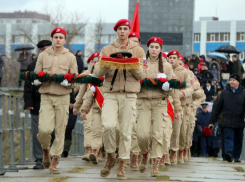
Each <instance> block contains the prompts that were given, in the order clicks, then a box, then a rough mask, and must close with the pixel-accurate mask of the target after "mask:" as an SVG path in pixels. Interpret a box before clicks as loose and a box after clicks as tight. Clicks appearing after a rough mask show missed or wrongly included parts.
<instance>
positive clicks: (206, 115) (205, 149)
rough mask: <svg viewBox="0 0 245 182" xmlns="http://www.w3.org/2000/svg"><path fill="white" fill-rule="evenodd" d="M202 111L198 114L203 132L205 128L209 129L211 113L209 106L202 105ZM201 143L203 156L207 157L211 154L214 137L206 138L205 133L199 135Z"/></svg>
mask: <svg viewBox="0 0 245 182" xmlns="http://www.w3.org/2000/svg"><path fill="white" fill-rule="evenodd" d="M201 107H202V110H201V111H200V112H199V113H198V114H197V119H198V120H199V122H200V123H201V127H202V130H203V129H204V127H208V125H209V120H210V117H211V113H210V112H209V111H208V108H207V107H208V104H207V103H205V102H204V103H202V104H201ZM199 138H200V143H201V155H202V156H203V157H207V155H208V154H209V152H210V148H211V144H212V136H205V135H204V134H203V133H200V134H199Z"/></svg>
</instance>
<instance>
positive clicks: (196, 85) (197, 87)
mask: <svg viewBox="0 0 245 182" xmlns="http://www.w3.org/2000/svg"><path fill="white" fill-rule="evenodd" d="M187 71H188V73H189V74H190V82H191V86H192V87H193V90H194V92H193V94H192V95H191V96H189V97H187V98H186V104H193V97H195V98H196V97H199V98H201V97H202V94H201V92H200V91H199V90H200V83H199V81H198V80H197V79H195V75H194V73H193V72H192V71H191V70H189V69H187ZM194 94H195V96H194Z"/></svg>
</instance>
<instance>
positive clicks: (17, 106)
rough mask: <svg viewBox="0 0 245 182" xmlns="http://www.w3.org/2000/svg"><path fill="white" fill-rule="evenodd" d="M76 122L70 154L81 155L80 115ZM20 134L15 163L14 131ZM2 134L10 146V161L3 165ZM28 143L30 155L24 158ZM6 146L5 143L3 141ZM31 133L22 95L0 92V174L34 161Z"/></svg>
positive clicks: (28, 115) (29, 117)
mask: <svg viewBox="0 0 245 182" xmlns="http://www.w3.org/2000/svg"><path fill="white" fill-rule="evenodd" d="M77 118H78V119H77V122H76V125H75V128H74V130H73V135H72V136H73V142H72V143H73V144H72V146H71V150H70V155H82V154H83V153H84V145H83V142H84V134H83V122H82V120H81V119H80V116H78V117H77ZM17 132H18V133H19V134H18V136H20V139H19V140H20V141H18V142H19V144H20V159H19V162H18V163H15V158H14V154H15V150H14V147H15V143H14V136H15V135H16V133H17ZM3 134H5V135H4V136H5V138H6V136H9V141H10V142H9V147H10V161H8V163H9V166H8V167H4V161H3V151H5V150H4V148H3ZM26 135H28V136H30V143H29V144H28V143H26ZM26 144H27V145H29V147H30V148H29V147H28V148H29V151H30V156H29V157H28V160H26V150H27V148H26V147H27V146H26ZM5 146H6V143H5ZM32 147H33V145H32V135H31V114H30V112H29V111H25V110H24V100H23V97H22V96H18V95H11V94H7V93H2V92H0V175H4V174H5V172H6V171H9V172H11V171H12V172H18V170H21V169H27V167H19V165H22V166H24V165H27V164H29V163H30V162H34V158H33V152H32V151H33V149H32Z"/></svg>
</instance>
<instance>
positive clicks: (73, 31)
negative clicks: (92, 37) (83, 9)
mask: <svg viewBox="0 0 245 182" xmlns="http://www.w3.org/2000/svg"><path fill="white" fill-rule="evenodd" d="M43 9H44V11H45V14H46V15H48V16H50V23H51V24H52V25H54V27H62V28H64V29H65V30H66V31H67V37H66V44H67V48H68V49H71V46H70V44H71V42H72V40H73V39H75V38H76V36H81V37H82V36H84V35H83V34H82V33H81V30H82V29H83V28H84V27H85V26H86V24H87V23H88V20H89V19H88V18H87V19H86V18H85V17H84V15H83V14H82V13H80V12H67V10H66V7H65V3H63V2H57V4H56V6H55V7H50V6H48V4H46V5H44V8H43Z"/></svg>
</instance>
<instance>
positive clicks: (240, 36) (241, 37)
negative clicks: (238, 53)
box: [236, 32, 245, 41]
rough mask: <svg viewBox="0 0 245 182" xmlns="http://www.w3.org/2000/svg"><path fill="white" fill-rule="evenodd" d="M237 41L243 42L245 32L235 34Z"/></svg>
mask: <svg viewBox="0 0 245 182" xmlns="http://www.w3.org/2000/svg"><path fill="white" fill-rule="evenodd" d="M236 38H237V41H245V32H239V33H237V36H236Z"/></svg>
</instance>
